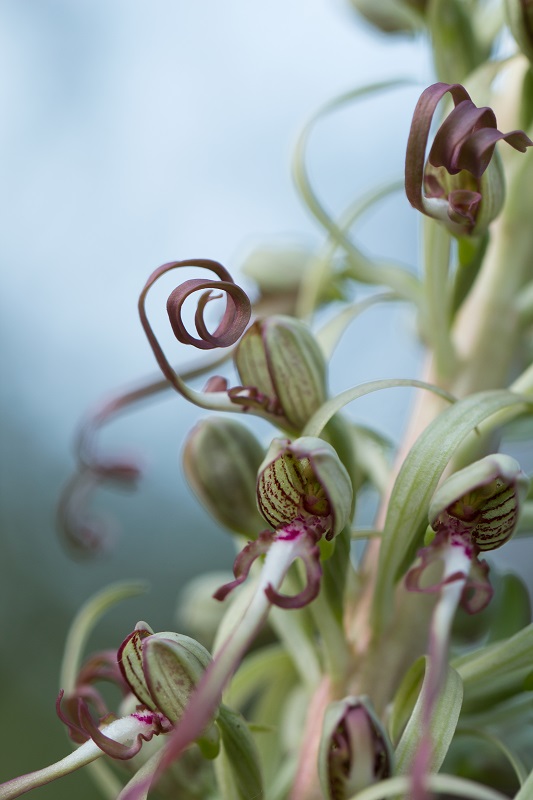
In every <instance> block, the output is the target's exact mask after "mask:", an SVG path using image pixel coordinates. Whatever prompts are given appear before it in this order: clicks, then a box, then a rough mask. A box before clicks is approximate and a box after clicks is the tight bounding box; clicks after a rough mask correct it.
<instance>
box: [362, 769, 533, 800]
mask: <svg viewBox="0 0 533 800" xmlns="http://www.w3.org/2000/svg"><path fill="white" fill-rule="evenodd" d="M427 786H428V788H429V789H430V790H431V791H433V792H442V793H443V794H451V795H454V796H455V797H459V798H460V800H509V798H508V797H507V795H505V794H501V793H500V792H496V791H495V790H494V789H489V787H488V786H483V785H482V784H481V783H474V781H468V780H465V779H464V778H456V777H454V776H453V775H428V776H427ZM532 786H533V782H532ZM523 788H524V787H523ZM410 789H411V778H407V777H404V776H403V775H400V776H399V777H397V778H388V779H387V780H386V781H381V782H380V783H375V784H374V785H373V786H369V787H368V789H364V790H363V791H362V792H359V793H358V794H356V795H353V797H350V798H349V800H384V798H385V797H395V796H396V795H404V796H406V797H408V796H409V791H410ZM515 800H533V794H527V795H524V796H523V797H521V796H520V797H519V796H518V795H517V796H516V797H515Z"/></svg>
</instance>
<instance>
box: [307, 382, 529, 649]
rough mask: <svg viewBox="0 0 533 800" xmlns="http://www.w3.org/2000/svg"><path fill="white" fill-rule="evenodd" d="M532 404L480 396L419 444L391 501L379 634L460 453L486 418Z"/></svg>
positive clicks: (438, 422)
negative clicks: (432, 504) (442, 480)
mask: <svg viewBox="0 0 533 800" xmlns="http://www.w3.org/2000/svg"><path fill="white" fill-rule="evenodd" d="M528 405H529V403H528V401H527V399H525V398H523V397H520V396H518V395H515V394H513V393H512V392H510V391H507V390H491V391H486V392H479V393H477V394H473V395H470V396H469V397H467V398H465V399H464V400H460V401H458V402H457V403H455V404H454V405H452V406H451V407H450V408H447V409H445V410H444V411H443V412H442V413H441V414H439V416H438V417H437V418H436V419H435V420H433V422H432V423H431V424H430V425H429V426H428V427H427V428H426V429H425V430H424V431H423V433H422V434H421V435H420V436H419V438H418V439H417V440H416V442H415V443H414V445H413V447H412V448H411V450H410V452H409V453H408V455H407V457H406V459H405V461H404V463H403V464H402V467H401V469H400V472H399V474H398V477H397V479H396V482H395V484H394V487H393V490H392V494H391V499H390V502H389V508H388V513H387V519H386V521H385V528H384V533H383V541H382V545H381V550H380V558H379V566H378V573H377V580H376V590H375V592H374V602H373V609H372V626H373V629H374V632H375V633H378V634H379V633H380V632H381V631H382V630H383V628H384V627H385V626H386V624H387V623H388V622H389V620H390V618H391V615H392V609H393V591H394V585H395V583H396V581H397V580H398V579H399V577H400V575H401V573H402V571H403V570H405V569H407V567H408V566H409V564H410V562H411V560H412V558H413V557H414V552H415V550H416V547H417V545H418V543H421V542H422V539H423V535H424V531H425V529H426V526H427V513H428V507H429V503H430V500H431V497H432V496H433V493H434V491H435V489H436V488H437V484H438V482H439V479H440V478H441V476H442V474H443V472H444V470H445V468H446V466H447V465H448V463H449V461H450V460H451V458H452V456H453V455H454V453H455V451H456V450H457V449H458V448H459V446H460V445H461V444H462V442H463V441H464V439H465V438H466V437H467V436H468V434H470V433H471V432H472V431H473V430H474V429H475V428H476V427H477V426H478V425H479V424H480V423H481V422H483V421H484V420H486V419H488V418H489V417H491V416H492V415H494V414H496V413H497V412H499V411H502V410H503V409H512V410H513V412H514V413H518V412H521V411H523V410H524V409H525V408H526V407H527V406H528ZM322 408H324V406H323V407H322ZM318 413H320V412H317V414H316V415H315V417H314V418H313V419H315V418H316V417H317V416H318Z"/></svg>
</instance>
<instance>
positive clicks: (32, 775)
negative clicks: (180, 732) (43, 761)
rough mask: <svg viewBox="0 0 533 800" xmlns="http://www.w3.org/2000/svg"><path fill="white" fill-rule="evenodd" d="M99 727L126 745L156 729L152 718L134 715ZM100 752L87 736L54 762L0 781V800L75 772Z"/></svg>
mask: <svg viewBox="0 0 533 800" xmlns="http://www.w3.org/2000/svg"><path fill="white" fill-rule="evenodd" d="M101 730H102V732H103V733H104V734H105V736H106V737H107V738H108V739H110V740H113V741H114V742H116V743H117V744H119V745H125V746H132V745H134V744H135V743H136V742H137V741H138V739H139V737H142V738H143V739H146V740H148V739H151V738H152V736H153V735H154V733H155V731H154V725H153V723H152V722H149V721H146V720H142V719H137V718H136V717H135V716H129V717H122V718H121V719H117V720H114V722H111V723H110V724H109V725H106V726H105V727H103V728H102V729H101ZM103 755H104V751H103V750H101V749H100V748H99V747H98V745H97V744H96V743H95V742H93V741H92V739H89V740H88V741H87V742H85V743H84V744H82V745H81V746H80V747H78V748H77V749H76V750H74V752H72V753H70V754H69V755H68V756H65V758H62V759H61V760H60V761H57V762H56V763H55V764H50V766H48V767H44V769H39V770H37V771H36V772H29V773H28V774H26V775H21V776H20V777H19V778H13V780H11V781H7V783H4V784H2V785H1V786H0V800H11V798H14V797H20V795H22V794H25V793H26V792H29V791H30V790H31V789H36V788H37V787H39V786H44V785H45V784H47V783H50V782H51V781H55V780H57V778H62V777H63V776H64V775H69V774H70V773H71V772H75V770H77V769H79V768H80V767H84V766H85V765H86V764H90V763H91V761H95V760H96V759H97V758H100V756H103Z"/></svg>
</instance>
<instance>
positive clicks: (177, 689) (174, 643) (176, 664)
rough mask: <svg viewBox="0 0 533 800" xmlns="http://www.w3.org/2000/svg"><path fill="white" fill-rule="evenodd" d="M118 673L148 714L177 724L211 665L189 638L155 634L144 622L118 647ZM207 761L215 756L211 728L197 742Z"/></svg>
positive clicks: (202, 649) (214, 733) (215, 737)
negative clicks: (158, 714)
mask: <svg viewBox="0 0 533 800" xmlns="http://www.w3.org/2000/svg"><path fill="white" fill-rule="evenodd" d="M117 658H118V663H119V667H120V669H121V672H122V674H123V676H124V679H125V680H126V682H127V684H128V685H129V687H130V689H131V691H132V692H133V694H134V695H135V696H136V697H137V699H138V700H139V701H140V703H142V705H144V706H146V708H148V709H150V710H151V711H158V712H161V713H162V714H164V715H165V717H166V718H167V719H168V720H169V721H170V722H171V723H172V724H176V723H177V722H178V721H179V720H180V719H181V717H182V716H183V713H184V711H185V708H186V706H187V704H188V702H189V699H190V697H191V695H192V693H193V691H194V689H195V687H196V685H197V684H198V683H199V681H200V679H201V677H202V675H203V674H204V672H205V670H206V669H207V667H208V666H209V664H210V662H211V656H210V654H209V653H208V652H207V650H206V649H205V647H202V645H201V644H200V643H199V642H197V641H195V640H194V639H191V638H190V637H189V636H184V635H183V634H179V633H174V632H173V631H164V632H162V633H154V632H153V631H152V630H151V628H150V627H149V626H148V625H147V624H146V623H145V622H139V623H137V625H136V626H135V630H134V631H133V632H132V633H131V634H130V635H129V636H128V637H126V639H125V640H124V642H123V643H122V644H121V646H120V648H119V651H118V654H117ZM198 743H199V745H200V747H201V749H202V752H203V754H204V755H205V756H206V757H210V758H214V757H215V756H216V754H217V753H218V749H219V744H218V732H217V729H216V728H215V727H214V726H211V727H210V728H209V729H208V730H207V731H206V732H205V733H204V734H203V735H202V737H201V741H200V740H199V742H198Z"/></svg>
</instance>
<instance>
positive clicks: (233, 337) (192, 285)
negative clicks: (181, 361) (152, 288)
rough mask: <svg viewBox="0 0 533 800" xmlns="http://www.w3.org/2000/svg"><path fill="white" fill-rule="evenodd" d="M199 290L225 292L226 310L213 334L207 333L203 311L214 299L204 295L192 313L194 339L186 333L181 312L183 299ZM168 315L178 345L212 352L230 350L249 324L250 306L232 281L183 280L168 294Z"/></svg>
mask: <svg viewBox="0 0 533 800" xmlns="http://www.w3.org/2000/svg"><path fill="white" fill-rule="evenodd" d="M228 277H229V276H228ZM202 289H209V290H211V289H222V290H223V291H224V292H225V293H226V310H225V312H224V316H223V317H222V320H221V322H220V324H219V325H218V327H217V329H216V330H215V332H214V333H209V331H208V329H207V327H206V325H205V322H204V318H203V312H204V309H205V306H206V305H207V302H208V301H209V300H211V299H214V298H213V297H212V295H211V292H210V291H209V292H204V294H203V295H202V296H201V298H200V300H199V302H198V307H197V311H196V314H195V324H196V329H197V331H198V334H199V336H200V338H197V337H195V336H191V335H190V333H189V332H188V331H187V329H186V327H185V325H184V323H183V319H182V316H181V311H182V307H183V304H184V302H185V300H186V299H187V298H188V297H190V295H191V294H194V292H198V291H200V290H202ZM167 312H168V316H169V320H170V324H171V326H172V330H173V331H174V336H175V337H176V339H177V340H178V341H179V342H182V343H183V344H191V345H194V347H197V348H198V349H200V350H213V349H214V348H216V347H229V346H230V345H232V344H235V342H236V341H237V340H238V339H239V338H240V337H241V335H242V334H243V332H244V329H245V328H246V326H247V324H248V322H249V321H250V315H251V306H250V301H249V300H248V298H247V296H246V295H245V294H244V292H243V290H242V289H241V288H240V286H237V285H236V284H235V283H234V282H233V281H232V280H231V278H230V280H229V281H206V280H201V279H199V278H195V279H192V280H188V281H184V282H183V283H182V284H180V286H177V287H176V289H174V291H173V292H172V293H171V294H170V295H169V298H168V300H167Z"/></svg>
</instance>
